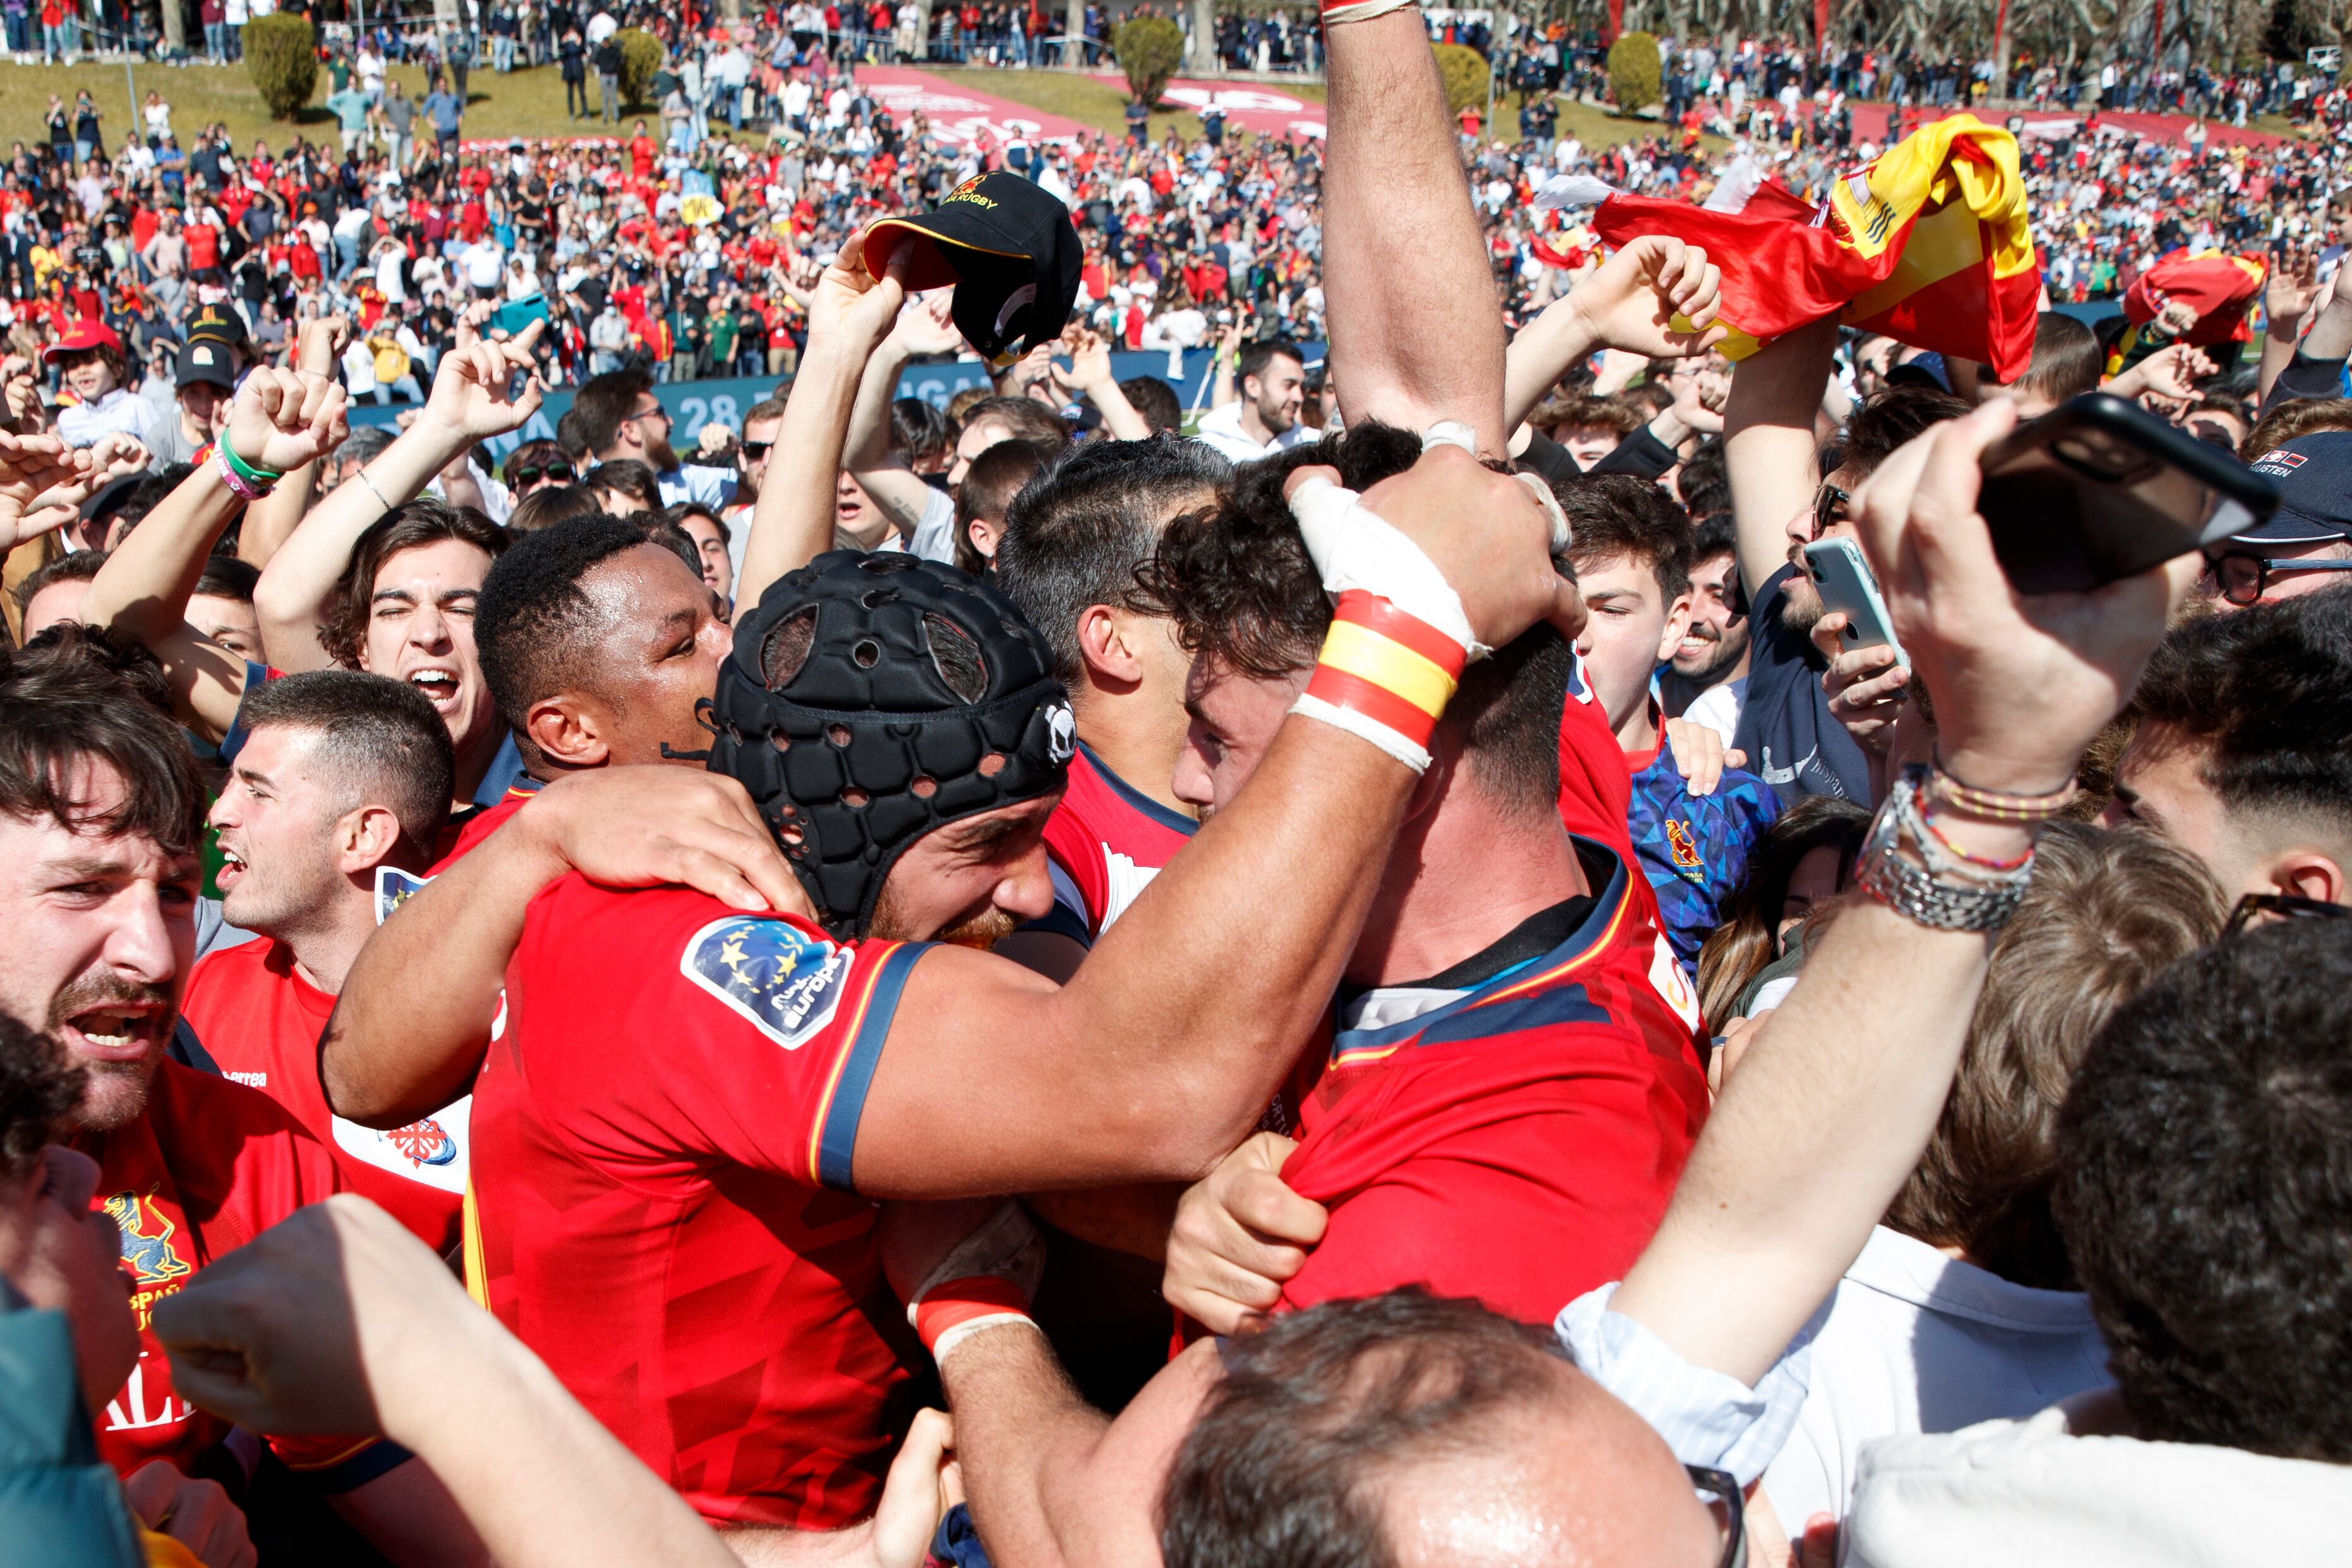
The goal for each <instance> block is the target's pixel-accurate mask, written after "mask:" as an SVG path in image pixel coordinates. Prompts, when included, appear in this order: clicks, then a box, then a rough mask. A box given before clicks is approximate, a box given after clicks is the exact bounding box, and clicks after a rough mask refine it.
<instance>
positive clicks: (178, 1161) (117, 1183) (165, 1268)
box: [74, 1059, 398, 1476]
mask: <svg viewBox="0 0 2352 1568" xmlns="http://www.w3.org/2000/svg"><path fill="white" fill-rule="evenodd" d="M74 1146H75V1147H76V1148H78V1149H79V1150H80V1151H81V1152H83V1153H85V1154H88V1155H89V1156H90V1157H91V1158H92V1159H94V1160H96V1161H97V1162H98V1164H99V1180H98V1190H97V1191H96V1192H95V1193H94V1194H91V1198H90V1202H91V1205H92V1206H94V1207H98V1208H102V1209H104V1210H105V1211H106V1212H107V1213H108V1214H110V1215H113V1216H114V1223H115V1224H116V1225H117V1226H119V1227H121V1232H122V1267H123V1270H124V1272H125V1273H127V1274H128V1275H130V1276H131V1282H132V1283H131V1310H132V1311H133V1312H134V1313H135V1314H136V1315H137V1317H138V1319H139V1364H138V1365H137V1366H136V1367H134V1368H133V1369H132V1370H131V1379H130V1381H129V1382H128V1383H126V1384H123V1386H122V1387H121V1389H120V1390H118V1391H117V1392H116V1394H115V1395H114V1397H113V1398H111V1399H110V1400H108V1401H107V1403H106V1409H105V1410H104V1411H103V1412H101V1413H100V1416H99V1421H98V1446H99V1452H100V1453H101V1454H103V1455H104V1456H105V1457H106V1461H107V1463H109V1464H110V1465H112V1466H113V1467H114V1468H115V1469H116V1471H117V1472H118V1473H120V1474H121V1475H125V1476H127V1475H129V1474H130V1473H131V1471H133V1470H135V1469H137V1468H139V1467H140V1466H142V1465H143V1464H145V1463H147V1462H148V1461H149V1460H151V1459H170V1460H171V1461H173V1463H174V1464H176V1465H178V1466H179V1467H180V1468H182V1469H184V1470H185V1469H190V1468H193V1467H194V1461H195V1459H196V1458H197V1456H198V1455H200V1454H202V1453H204V1452H205V1450H206V1449H207V1448H210V1447H212V1446H213V1445H214V1444H215V1443H218V1442H219V1441H220V1440H221V1439H222V1438H223V1437H226V1436H227V1435H228V1432H229V1424H228V1423H227V1422H226V1421H224V1420H222V1419H221V1418H220V1417H219V1416H217V1415H212V1414H210V1413H209V1412H206V1411H203V1410H199V1409H197V1408H196V1407H195V1406H194V1405H191V1404H190V1403H188V1401H186V1400H185V1399H183V1398H181V1397H180V1396H179V1395H178V1394H176V1393H174V1392H173V1388H172V1363H170V1361H168V1360H166V1359H165V1357H164V1354H163V1345H162V1343H161V1342H158V1341H157V1340H156V1338H155V1333H154V1330H153V1329H152V1327H151V1326H150V1325H149V1322H148V1319H149V1316H150V1314H151V1313H152V1311H153V1309H154V1305H155V1303H156V1301H158V1300H161V1299H162V1298H163V1297H165V1296H169V1295H173V1294H174V1293H175V1292H177V1291H179V1290H181V1289H184V1288H185V1287H186V1285H187V1283H188V1281H189V1280H190V1279H193V1278H194V1276H195V1274H196V1272H197V1271H198V1270H199V1269H201V1268H204V1267H205V1265H206V1264H208V1263H210V1262H212V1261H213V1260H214V1259H215V1258H219V1257H221V1256H222V1255H223V1254H224V1253H227V1252H230V1251H233V1250H234V1249H236V1248H237V1247H242V1246H244V1245H245V1244H246V1243H247V1242H248V1241H251V1240H252V1239H253V1238H254V1237H256V1236H258V1235H259V1234H260V1233H261V1232H263V1231H265V1230H267V1229H268V1228H269V1227H270V1226H273V1225H276V1224H277V1223H278V1221H279V1220H281V1219H284V1218H285V1217H286V1216H287V1215H290V1214H292V1213H293V1212H294V1211H295V1210H296V1209H298V1208H300V1207H301V1206H302V1205H305V1204H310V1203H316V1202H318V1201H319V1200H320V1198H323V1197H326V1196H328V1195H329V1194H332V1193H336V1192H341V1191H342V1190H343V1188H342V1183H341V1179H340V1178H339V1176H338V1175H337V1173H336V1170H335V1163H334V1161H333V1160H332V1159H331V1158H329V1157H328V1154H327V1151H326V1150H325V1149H324V1148H322V1147H320V1143H319V1142H318V1140H317V1139H315V1138H313V1137H311V1136H310V1133H308V1132H306V1131H303V1129H302V1126H301V1124H300V1123H299V1122H298V1121H295V1119H294V1118H293V1117H292V1116H291V1115H289V1113H288V1112H287V1111H286V1110H283V1109H282V1108H280V1107H279V1106H278V1102H277V1101H275V1100H271V1099H270V1098H269V1097H268V1095H266V1094H263V1093H261V1092H259V1091H258V1090H257V1089H247V1088H246V1087H245V1086H244V1085H243V1084H237V1083H231V1082H229V1081H228V1080H227V1079H222V1078H215V1077H214V1076H213V1075H212V1074H210V1073H203V1072H197V1071H195V1070H194V1068H184V1067H182V1066H181V1065H180V1064H179V1063H177V1062H175V1061H172V1060H169V1059H166V1060H164V1061H163V1062H161V1063H159V1064H158V1065H157V1067H156V1068H155V1078H154V1082H153V1084H152V1087H151V1088H150V1089H149V1090H148V1094H147V1109H146V1110H144V1111H143V1112H142V1113H141V1114H140V1115H139V1116H137V1117H135V1118H133V1119H132V1120H131V1121H127V1122H125V1123H124V1124H123V1125H121V1127H117V1128H115V1129H114V1130H113V1131H110V1132H100V1133H89V1134H85V1135H83V1136H81V1137H79V1138H77V1139H75V1140H74ZM376 1441H377V1440H376V1439H374V1438H373V1437H272V1438H270V1439H269V1444H270V1447H273V1448H275V1449H276V1450H277V1451H278V1457H279V1458H282V1459H284V1460H285V1461H286V1462H287V1463H288V1464H289V1466H291V1467H292V1468H296V1469H307V1470H328V1469H332V1468H337V1467H340V1466H342V1465H344V1464H346V1463H354V1462H358V1463H363V1462H365V1455H366V1453H367V1451H368V1450H370V1449H373V1448H374V1447H375V1446H376ZM397 1452H398V1450H396V1449H395V1450H394V1453H397Z"/></svg>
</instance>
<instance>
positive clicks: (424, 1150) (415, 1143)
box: [383, 1116, 457, 1165]
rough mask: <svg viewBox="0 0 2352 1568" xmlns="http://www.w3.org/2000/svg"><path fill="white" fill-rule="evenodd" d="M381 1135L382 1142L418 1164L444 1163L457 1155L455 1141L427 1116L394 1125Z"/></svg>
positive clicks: (452, 1159) (436, 1122)
mask: <svg viewBox="0 0 2352 1568" xmlns="http://www.w3.org/2000/svg"><path fill="white" fill-rule="evenodd" d="M383 1136H384V1142H388V1143H390V1144H391V1145H392V1146H393V1147H394V1148H395V1149H397V1150H399V1151H400V1152H402V1153H404V1154H405V1155H407V1156H408V1158H409V1159H410V1160H411V1161H412V1162H413V1163H416V1164H419V1165H446V1164H448V1163H450V1162H452V1161H454V1160H455V1159H457V1140H456V1139H454V1138H452V1137H450V1136H449V1134H448V1133H447V1132H446V1131H444V1130H443V1128H442V1126H441V1124H440V1123H439V1122H438V1121H434V1120H433V1119H432V1118H431V1117H429V1116H428V1117H426V1118H425V1120H424V1121H412V1122H410V1123H409V1124H408V1125H407V1126H405V1127H395V1128H394V1129H393V1130H392V1131H389V1132H387V1133H385V1134H384V1135H383Z"/></svg>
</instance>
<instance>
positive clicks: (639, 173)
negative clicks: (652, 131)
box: [629, 120, 659, 180]
mask: <svg viewBox="0 0 2352 1568" xmlns="http://www.w3.org/2000/svg"><path fill="white" fill-rule="evenodd" d="M658 152H659V149H658V148H656V146H655V145H654V139H653V138H652V137H651V136H649V135H647V134H646V122H645V121H642V120H640V121H637V133H636V134H635V136H632V137H630V138H629V173H630V174H634V175H635V176H636V177H637V178H638V179H640V180H643V179H646V178H648V177H650V176H651V175H652V174H653V172H654V159H655V157H656V154H657V153H658Z"/></svg>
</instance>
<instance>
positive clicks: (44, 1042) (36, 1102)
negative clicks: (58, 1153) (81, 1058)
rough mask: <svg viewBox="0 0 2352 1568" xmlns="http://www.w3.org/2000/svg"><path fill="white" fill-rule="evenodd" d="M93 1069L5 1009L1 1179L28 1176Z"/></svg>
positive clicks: (0, 1055) (0, 1042)
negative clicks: (10, 1014) (8, 1013)
mask: <svg viewBox="0 0 2352 1568" xmlns="http://www.w3.org/2000/svg"><path fill="white" fill-rule="evenodd" d="M88 1076H89V1069H88V1068H85V1067H83V1066H82V1065H81V1064H80V1063H79V1062H78V1061H76V1060H74V1059H73V1058H71V1057H69V1056H68V1055H67V1054H66V1049H65V1047H63V1046H60V1045H58V1042H57V1041H56V1040H54V1039H52V1038H50V1037H48V1036H47V1035H44V1034H42V1033H40V1032H39V1031H38V1030H37V1029H34V1028H32V1027H30V1026H27V1025H25V1024H20V1023H18V1022H17V1021H16V1019H15V1018H12V1017H10V1016H8V1015H7V1014H5V1013H0V1182H5V1183H6V1184H9V1185H11V1186H15V1185H16V1184H19V1183H21V1182H23V1181H24V1180H25V1178H26V1177H27V1176H29V1175H31V1174H32V1173H33V1170H34V1167H35V1166H36V1165H37V1164H38V1163H40V1159H41V1151H42V1150H44V1149H46V1148H47V1147H48V1146H49V1145H50V1144H51V1143H54V1142H58V1138H59V1137H60V1135H61V1134H62V1133H63V1132H64V1131H65V1129H66V1119H67V1118H68V1116H70V1115H72V1114H73V1110H74V1107H76V1106H78V1105H79V1104H80V1103H81V1097H82V1093H83V1081H82V1080H83V1079H85V1078H87V1077H88Z"/></svg>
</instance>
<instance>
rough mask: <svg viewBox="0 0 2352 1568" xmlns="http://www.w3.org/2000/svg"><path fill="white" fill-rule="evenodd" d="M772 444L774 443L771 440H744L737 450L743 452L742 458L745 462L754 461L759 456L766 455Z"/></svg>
mask: <svg viewBox="0 0 2352 1568" xmlns="http://www.w3.org/2000/svg"><path fill="white" fill-rule="evenodd" d="M774 446H775V443H774V442H773V441H746V442H743V443H742V444H741V446H740V447H739V448H738V450H740V452H741V453H742V454H743V460H744V461H745V462H747V463H756V462H758V461H759V460H760V459H761V458H764V457H766V456H767V455H768V453H769V451H770V449H771V448H772V447H774Z"/></svg>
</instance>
